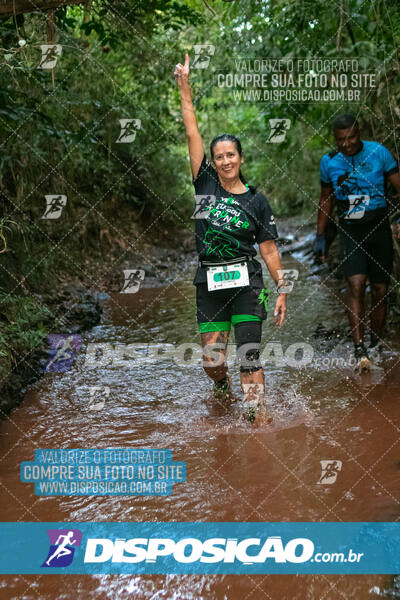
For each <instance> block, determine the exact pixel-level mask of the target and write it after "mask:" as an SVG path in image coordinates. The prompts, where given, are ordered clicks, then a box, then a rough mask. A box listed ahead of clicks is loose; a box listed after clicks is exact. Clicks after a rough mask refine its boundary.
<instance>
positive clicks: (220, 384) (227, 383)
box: [213, 375, 232, 400]
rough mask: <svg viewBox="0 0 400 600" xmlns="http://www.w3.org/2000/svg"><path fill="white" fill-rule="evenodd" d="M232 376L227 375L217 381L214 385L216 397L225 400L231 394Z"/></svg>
mask: <svg viewBox="0 0 400 600" xmlns="http://www.w3.org/2000/svg"><path fill="white" fill-rule="evenodd" d="M231 391H232V388H231V376H230V375H227V376H226V377H224V378H223V379H220V380H219V381H216V382H215V383H214V387H213V394H214V398H217V399H219V400H225V399H227V398H229V397H230V395H231Z"/></svg>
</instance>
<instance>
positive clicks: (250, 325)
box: [235, 320, 265, 404]
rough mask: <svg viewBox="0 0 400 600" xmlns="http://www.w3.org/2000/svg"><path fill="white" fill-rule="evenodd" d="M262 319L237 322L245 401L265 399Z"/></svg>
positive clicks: (236, 329) (261, 402)
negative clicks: (261, 345) (261, 360)
mask: <svg viewBox="0 0 400 600" xmlns="http://www.w3.org/2000/svg"><path fill="white" fill-rule="evenodd" d="M261 323H262V321H261V320H259V321H242V322H238V323H236V324H235V340H236V353H237V356H238V360H239V364H240V383H241V385H242V390H243V393H244V400H245V402H247V401H250V400H255V401H257V402H258V403H259V404H263V401H264V393H265V388H264V373H263V369H262V365H261V362H260V342H261Z"/></svg>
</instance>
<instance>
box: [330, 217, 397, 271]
mask: <svg viewBox="0 0 400 600" xmlns="http://www.w3.org/2000/svg"><path fill="white" fill-rule="evenodd" d="M339 234H340V249H341V265H340V266H341V267H342V269H343V272H344V275H345V277H351V276H352V275H368V277H369V280H370V282H371V283H389V281H390V273H391V271H392V267H393V240H392V231H391V229H390V224H389V220H388V219H384V220H383V221H381V222H375V223H374V222H372V223H365V224H364V225H361V224H360V225H351V226H349V225H343V224H340V225H339Z"/></svg>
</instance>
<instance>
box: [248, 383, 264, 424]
mask: <svg viewBox="0 0 400 600" xmlns="http://www.w3.org/2000/svg"><path fill="white" fill-rule="evenodd" d="M242 389H243V394H244V402H243V417H244V418H245V419H246V420H247V421H250V423H253V422H254V421H255V420H256V419H257V417H259V416H261V415H263V416H265V415H266V408H265V397H264V396H265V387H264V384H262V383H244V384H243V385H242Z"/></svg>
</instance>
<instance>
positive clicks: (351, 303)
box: [347, 275, 367, 345]
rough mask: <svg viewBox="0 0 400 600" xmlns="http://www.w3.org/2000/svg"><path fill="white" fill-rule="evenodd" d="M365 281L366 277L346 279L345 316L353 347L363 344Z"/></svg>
mask: <svg viewBox="0 0 400 600" xmlns="http://www.w3.org/2000/svg"><path fill="white" fill-rule="evenodd" d="M366 281H367V276H366V275H351V277H348V278H347V283H348V292H347V316H348V319H349V323H350V329H351V333H352V336H353V340H354V344H355V345H358V344H362V343H363V342H364V329H365V327H364V319H365V286H366Z"/></svg>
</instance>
